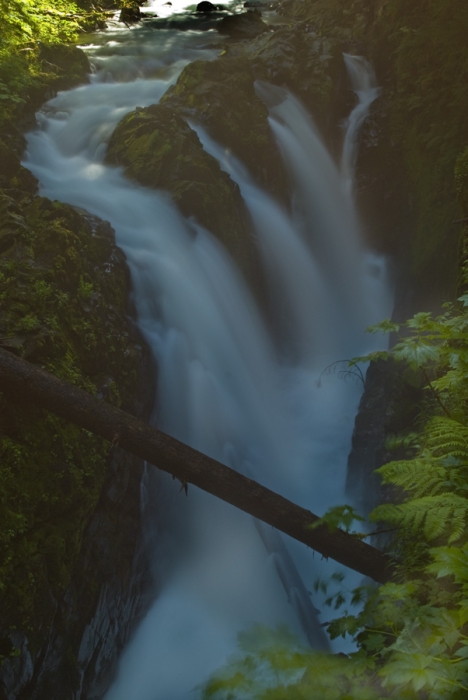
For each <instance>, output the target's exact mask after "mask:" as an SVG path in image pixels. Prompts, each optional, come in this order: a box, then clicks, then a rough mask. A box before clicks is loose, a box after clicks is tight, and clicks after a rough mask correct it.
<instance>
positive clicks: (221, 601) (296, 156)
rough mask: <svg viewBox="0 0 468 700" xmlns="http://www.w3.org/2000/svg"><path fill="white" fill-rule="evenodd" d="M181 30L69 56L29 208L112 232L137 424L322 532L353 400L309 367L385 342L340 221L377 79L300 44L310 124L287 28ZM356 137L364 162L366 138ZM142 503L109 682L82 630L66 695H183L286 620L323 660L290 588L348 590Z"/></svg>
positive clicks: (366, 247)
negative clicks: (69, 76) (142, 578)
mask: <svg viewBox="0 0 468 700" xmlns="http://www.w3.org/2000/svg"><path fill="white" fill-rule="evenodd" d="M176 9H180V10H181V11H182V10H183V8H182V7H180V8H175V7H172V9H171V10H170V12H174V11H175V10H176ZM232 9H236V8H234V7H233V8H232ZM155 11H157V12H158V14H161V7H159V6H158V7H157V8H156V6H148V7H147V8H142V13H143V14H144V13H145V12H148V13H151V12H155ZM221 14H222V13H221ZM180 18H184V21H185V20H186V15H185V14H183V13H182V14H181V15H180ZM180 18H179V19H177V17H176V19H175V20H173V19H172V15H168V20H167V22H166V25H164V24H163V23H162V20H161V21H160V23H159V25H154V24H152V23H153V22H155V20H152V19H149V20H148V21H147V22H146V23H144V24H143V25H142V26H140V25H135V26H133V25H132V26H130V27H129V26H125V25H122V24H121V23H120V24H112V23H110V26H109V27H108V29H107V30H106V31H105V32H102V33H101V32H100V33H97V34H95V35H91V36H90V37H89V39H87V41H86V42H82V44H81V48H82V50H84V52H85V53H86V55H87V56H88V58H89V60H90V64H91V66H92V73H91V76H90V80H89V83H88V84H84V85H79V86H78V87H75V88H73V89H71V90H67V91H63V92H59V94H58V95H57V96H55V97H53V98H52V99H51V100H49V101H47V102H46V103H45V104H44V105H43V107H42V108H41V110H40V111H39V112H38V113H37V122H38V128H36V129H33V130H30V131H29V132H28V133H27V136H26V138H27V146H26V150H25V152H24V157H23V165H24V166H25V167H26V168H27V169H28V170H29V171H31V172H32V173H33V175H34V176H35V177H36V178H37V180H38V181H39V188H40V190H39V191H40V195H41V196H42V197H46V198H48V199H50V200H58V201H59V202H63V203H66V204H69V205H72V206H73V207H74V208H75V210H76V211H77V212H79V213H82V212H86V214H85V216H86V217H89V215H90V216H91V218H90V219H89V220H90V221H92V222H94V223H92V226H93V227H94V230H95V227H96V226H99V225H101V224H97V223H96V222H99V221H105V222H109V223H110V225H111V227H112V229H113V230H114V231H115V241H116V244H117V246H118V247H119V248H120V249H121V250H122V251H123V252H124V254H125V259H126V264H127V265H128V267H129V269H130V275H131V285H130V289H131V292H130V294H131V302H132V306H133V309H134V312H135V317H136V322H137V325H138V331H135V332H136V336H135V339H134V342H135V344H136V345H137V346H138V351H137V352H140V353H142V354H143V355H145V352H146V353H148V351H147V350H145V349H144V347H146V348H149V352H150V355H151V357H149V356H148V355H145V357H146V359H145V361H144V362H145V363H146V370H145V371H146V374H145V376H143V377H142V378H141V377H140V380H139V381H140V383H141V382H143V383H144V382H145V381H147V379H148V374H150V373H151V372H153V374H154V375H155V376H156V381H155V383H156V390H155V400H154V405H153V407H152V408H151V409H150V408H149V406H150V405H151V400H152V398H153V397H152V396H149V394H151V391H150V390H148V388H147V391H146V398H145V401H144V403H145V405H146V408H145V409H144V410H146V414H147V415H148V414H149V413H150V412H151V420H152V422H153V423H154V424H156V425H157V426H158V427H159V428H160V429H161V430H163V431H165V432H167V433H169V434H170V435H173V436H175V437H177V438H178V439H179V440H181V441H182V442H185V443H187V444H189V445H191V446H193V447H195V448H197V449H198V450H200V451H202V452H204V453H206V454H208V455H210V456H212V457H214V458H216V459H217V460H219V461H220V462H222V463H224V464H227V465H228V466H231V467H233V468H235V469H236V470H238V471H240V472H241V473H244V474H246V475H248V476H251V477H252V478H254V479H256V480H257V481H259V482H261V483H262V484H265V485H266V486H268V487H270V488H272V489H273V490H275V491H278V492H279V493H281V494H283V495H285V496H286V497H288V498H290V499H291V500H292V501H293V502H295V503H298V504H299V505H303V506H305V507H307V508H310V509H311V510H313V511H314V512H319V513H320V514H322V513H324V512H325V511H326V510H327V508H330V507H332V506H338V505H342V504H344V503H347V502H349V501H350V498H349V495H346V493H345V484H346V472H347V457H348V453H349V451H350V444H351V435H352V432H353V427H354V420H355V415H356V411H357V408H358V404H359V400H360V396H361V393H362V389H363V386H362V384H361V383H360V382H359V381H358V382H354V381H344V380H343V378H342V377H340V376H339V373H338V372H333V371H328V372H327V371H325V372H324V370H327V368H329V367H330V366H332V365H334V363H336V362H339V361H345V360H349V359H351V358H352V357H355V356H362V355H366V354H367V353H369V352H372V351H374V350H378V349H384V348H385V347H386V342H387V341H386V339H385V337H383V336H382V335H379V334H377V335H374V336H370V335H368V334H366V332H365V331H366V328H367V327H368V326H369V325H371V324H374V323H377V322H378V321H380V320H382V319H383V318H385V317H388V316H390V315H391V313H392V306H393V303H392V297H393V283H392V279H391V278H392V275H391V273H390V272H389V268H390V263H389V262H388V256H386V255H385V254H384V253H387V250H386V247H387V246H386V245H385V244H384V245H380V246H374V243H375V240H376V238H378V236H377V234H375V233H371V234H370V235H369V232H368V230H366V232H364V231H363V226H362V225H361V221H360V215H359V214H358V213H357V207H356V199H357V200H358V201H360V200H359V198H360V197H361V195H362V189H363V188H362V187H361V186H360V185H359V181H358V182H356V175H355V173H356V168H357V167H358V169H359V167H361V175H362V164H361V166H359V163H358V150H359V144H360V136H361V134H362V131H361V130H362V128H363V125H364V122H365V119H366V118H367V117H368V115H369V111H370V110H371V108H372V105H374V103H375V101H376V100H377V98H378V97H379V94H380V88H379V86H378V80H377V79H376V78H375V75H374V72H373V69H372V67H371V65H370V64H369V63H368V62H367V61H366V60H365V58H363V57H362V56H359V55H357V54H356V47H355V45H352V42H351V45H348V46H343V45H342V44H339V43H338V42H337V43H333V42H332V44H327V39H326V38H323V37H322V36H321V34H320V33H319V32H315V31H312V30H310V29H309V28H308V25H307V27H306V26H302V28H301V31H302V34H301V41H305V40H307V41H309V53H308V54H307V57H308V59H310V61H311V62H312V64H313V66H314V69H313V71H312V70H311V73H313V75H314V76H315V77H314V79H315V80H316V84H315V89H316V95H317V110H316V114H315V112H314V116H316V120H317V124H318V125H319V126H317V125H316V123H315V122H314V121H313V118H312V117H311V115H310V114H309V110H311V107H312V105H311V104H310V103H309V104H307V108H306V107H304V106H303V104H302V103H301V100H300V99H297V98H296V97H294V96H293V94H292V93H295V92H296V93H298V94H299V93H300V91H299V90H298V89H297V86H298V82H299V81H297V80H296V82H295V84H293V85H288V82H287V80H284V79H283V78H280V79H279V80H278V81H277V84H273V83H275V80H274V72H275V60H277V63H278V66H281V63H282V60H281V59H282V56H281V53H280V60H278V59H271V57H270V55H269V53H268V52H269V51H271V50H272V49H271V45H270V44H272V43H273V42H274V41H276V42H277V43H278V45H279V46H280V47H281V50H283V48H284V46H283V45H282V44H281V42H282V41H283V40H284V37H285V36H286V35H287V32H288V31H290V30H289V28H288V27H287V26H285V25H283V24H281V23H280V20H279V19H278V17H277V16H276V15H275V13H274V12H271V13H269V12H267V13H264V19H265V20H266V22H267V25H266V26H267V27H268V26H269V27H270V30H268V31H266V30H264V29H263V28H262V31H261V32H260V31H259V33H258V35H257V36H256V37H254V38H253V39H251V40H249V43H247V44H246V45H245V46H244V45H243V44H242V41H243V39H242V38H241V40H240V42H238V43H236V41H233V42H229V41H227V42H226V41H225V40H224V39H223V38H222V36H221V37H220V36H219V35H218V34H217V32H216V30H215V29H214V28H203V30H199V29H198V28H197V25H196V23H195V24H194V25H191V26H190V27H189V28H188V29H187V27H183V30H181V29H180V28H178V26H177V22H179V23H180V22H181V21H182V20H181V19H180ZM210 21H211V20H210ZM269 22H270V23H271V24H270V25H269V24H268V23H269ZM171 23H172V24H171ZM277 24H278V29H276V25H277ZM273 29H275V31H273ZM296 31H297V28H296ZM282 33H283V34H282ZM306 35H309V36H308V37H306V39H304V37H305V36H306ZM273 37H275V38H273ZM269 42H270V43H269ZM345 49H346V50H345ZM286 53H287V52H286ZM306 68H307V70H309V68H310V66H306ZM307 70H304V71H303V72H304V73H306V72H307ZM277 72H280V71H279V68H277ZM231 74H232V85H230V84H229V81H230V79H231V78H230V76H231ZM331 75H333V78H334V79H335V80H336V81H337V84H336V85H332V86H331V87H330V81H331ZM309 78H310V75H309ZM288 88H289V89H288ZM307 89H308V88H307ZM290 90H291V91H292V92H290ZM327 90H328V91H329V93H330V95H332V96H334V97H333V99H334V100H335V102H336V104H335V107H336V108H335V110H334V112H333V116H332V117H330V115H328V116H324V115H325V108H324V104H325V103H327V101H328V107H329V108H330V110H331V106H332V98H331V97H330V96H329V94H328V92H327ZM319 95H322V103H320V99H319ZM300 97H301V98H303V95H300ZM313 97H314V95H312V98H311V102H313ZM374 106H375V105H374ZM378 109H379V107H376V111H375V112H374V113H373V115H374V116H372V117H371V118H372V119H374V120H375V119H377V117H376V116H375V115H376V114H378V111H377V110H378ZM338 115H339V118H338ZM328 119H332V120H334V123H333V125H332V126H330V125H329V124H327V120H328ZM340 122H341V126H340ZM324 134H325V136H324ZM366 138H367V144H366V152H365V153H364V155H363V162H365V158H366V157H368V156H369V153H370V152H372V133H371V130H369V131H368V132H367V136H366ZM161 163H162V164H163V166H161ZM363 179H364V182H365V177H364V178H363ZM376 179H377V180H378V178H376ZM378 186H379V183H378V182H377V186H376V185H375V182H374V183H371V187H370V189H371V190H372V187H374V188H375V187H378ZM364 189H365V188H364ZM358 190H359V191H358ZM360 204H361V210H363V211H366V202H365V201H363V200H361V201H360ZM369 219H370V220H371V219H372V217H369ZM374 223H375V216H374V218H373V219H372V221H367V222H366V229H368V228H369V227H370V226H372V225H373V224H374ZM382 226H383V227H384V224H382ZM92 235H94V234H92ZM373 248H377V251H375V250H373ZM392 252H393V251H392ZM102 269H103V275H104V277H105V275H106V263H105V262H104V263H102ZM109 274H111V273H110V271H109ZM399 274H401V270H400V272H399ZM90 279H91V278H90ZM86 280H88V278H87V277H86ZM79 284H80V285H81V286H80V287H79V289H81V292H78V293H79V294H81V295H82V297H83V298H84V299H87V298H89V299H92V295H93V294H94V293H95V290H93V287H92V283H91V282H87V281H85V277H84V276H83V275H82V281H81V282H80V283H79ZM87 284H88V286H86V285H87ZM89 285H91V287H90V286H89ZM398 294H399V295H400V300H401V295H402V287H400V289H399V290H398ZM405 305H408V303H407V302H405V304H401V301H400V307H399V308H400V310H399V313H401V307H402V306H405ZM91 313H92V312H91ZM141 338H143V339H144V342H142V340H141ZM139 343H140V345H138V344H139ZM142 348H143V349H142ZM150 367H153V369H152V370H150ZM140 503H141V508H142V513H141V516H142V522H143V523H144V535H143V539H144V541H145V555H144V556H145V562H144V563H143V565H142V564H141V562H140V566H141V565H142V566H143V568H145V567H146V568H147V570H149V571H151V572H152V580H151V582H147V583H146V584H145V587H144V588H145V591H146V593H145V596H146V603H145V606H143V607H146V608H148V610H147V612H146V615H145V616H144V619H143V620H142V621H141V622H140V624H139V626H138V627H137V628H136V630H134V631H133V634H132V639H131V640H130V642H129V644H128V645H127V646H126V648H125V650H124V652H123V655H122V658H121V660H120V662H119V666H118V670H117V672H116V671H115V668H114V669H113V668H112V663H111V664H110V667H111V668H110V669H109V668H107V669H106V670H105V673H104V674H103V679H102V682H101V679H100V681H99V683H98V684H96V683H95V682H94V681H93V680H92V679H91V680H90V679H89V677H88V675H89V674H88V672H87V671H86V672H85V669H86V668H87V660H86V659H85V658H84V656H83V655H86V644H85V643H84V641H83V640H84V639H85V638H86V635H88V637H89V636H90V635H92V634H95V630H94V629H93V624H94V623H93V622H92V618H91V620H90V621H89V622H88V623H87V627H86V630H85V633H84V635H83V637H82V640H81V645H79V649H78V650H77V651H76V652H75V653H77V662H76V669H77V680H76V683H75V690H74V691H73V693H74V694H73V695H70V697H74V698H81V699H82V700H84V699H85V698H89V700H91V698H98V697H100V698H105V699H106V700H125V699H128V698H130V697H131V698H132V699H133V698H134V699H135V700H186V699H187V698H189V697H194V695H193V689H194V688H198V691H196V692H198V694H199V695H200V693H201V689H200V688H201V686H202V685H203V684H204V683H206V681H207V680H208V678H209V676H210V674H211V673H213V672H214V671H215V670H216V669H217V668H218V667H219V666H221V665H222V664H223V663H225V661H226V659H227V658H228V657H229V655H230V654H231V653H232V651H233V650H234V649H235V645H236V639H237V635H238V633H240V632H243V631H245V630H247V629H248V628H249V627H250V626H251V625H252V624H254V623H260V624H264V625H267V626H271V627H275V626H277V625H279V624H285V625H286V626H288V627H289V628H290V629H291V630H292V631H293V632H294V633H295V634H297V635H298V636H299V638H301V639H302V640H304V641H306V640H307V642H308V643H309V644H311V646H312V647H314V648H318V649H328V648H329V647H330V642H329V640H328V638H327V635H326V634H325V633H324V629H323V623H324V622H327V621H328V620H329V619H330V614H331V613H330V612H329V611H328V610H327V613H326V614H327V615H328V617H326V619H325V618H324V616H323V604H324V599H325V598H326V597H327V596H326V595H324V594H323V592H322V593H321V592H320V590H318V591H317V592H316V593H314V594H313V595H312V597H311V596H310V592H309V590H308V589H309V588H311V586H312V585H313V581H314V579H316V578H317V577H320V578H329V577H330V576H331V575H332V574H333V573H335V574H336V573H337V572H338V576H337V578H336V580H337V581H338V580H339V581H340V584H341V577H342V576H345V577H346V578H345V585H346V586H348V587H351V588H352V587H355V586H358V585H360V583H361V578H360V577H359V576H357V575H356V574H352V573H349V572H343V571H342V570H341V569H340V567H337V566H336V565H334V564H333V563H332V562H324V561H318V558H315V559H314V558H313V557H312V554H311V552H307V551H304V549H305V548H304V547H302V546H301V545H299V544H298V543H296V542H293V541H292V540H291V541H289V540H287V541H286V539H285V538H280V537H279V535H277V533H275V532H274V531H272V530H270V528H267V527H266V526H264V525H262V524H260V523H257V522H254V521H253V520H252V519H251V518H249V517H248V516H246V515H245V514H243V513H240V512H237V511H235V510H234V509H233V508H232V507H230V506H227V505H226V504H224V503H221V502H216V501H215V500H214V499H213V498H212V497H210V496H208V495H206V494H205V493H203V492H201V491H198V490H197V489H194V488H192V487H190V488H189V489H188V493H187V495H186V494H185V493H184V489H183V488H181V485H180V484H179V483H178V482H174V481H173V480H171V479H170V478H167V475H165V474H162V473H161V474H158V473H154V472H153V471H150V470H147V469H145V470H144V474H143V479H142V482H141V491H140ZM137 568H138V567H137ZM338 587H339V586H338V585H337V588H338ZM135 595H136V597H138V593H136V594H135ZM327 595H329V592H328V594H327ZM149 599H151V605H149V602H150V600H149ZM140 614H141V611H140V612H139V613H138V615H135V617H138V616H139V615H140ZM130 617H131V615H130ZM127 623H128V624H129V629H130V628H131V627H132V623H131V620H130V619H129V620H128V621H127ZM99 633H100V634H102V633H103V632H102V630H101V632H99ZM104 634H105V632H104ZM124 636H125V635H124ZM120 641H121V643H122V642H123V641H127V639H122V640H120ZM331 648H332V650H333V651H334V652H344V653H348V652H349V651H351V650H352V649H353V646H352V645H350V644H348V643H346V642H341V641H340V640H337V641H334V642H333V643H332V647H331ZM111 656H112V654H111ZM13 663H14V662H13ZM53 672H54V671H53V670H52V673H53ZM86 674H88V675H86ZM85 676H86V678H85ZM31 677H32V678H34V676H31ZM31 677H30V678H31ZM111 680H112V683H110V682H111ZM33 682H34V681H33ZM109 683H110V687H109V689H107V686H108V685H109ZM29 688H31V686H29ZM21 692H23V691H21ZM27 692H29V691H27V690H26V693H27ZM32 692H33V693H34V692H35V691H32ZM39 692H40V691H39ZM53 692H55V693H57V692H59V691H58V690H54V691H53ZM195 696H196V693H195ZM5 697H7V698H8V700H12V698H16V697H18V698H19V697H28V695H27V694H24V695H20V694H17V690H14V691H12V694H10V695H9V694H7V695H6V696H5ZM30 697H41V696H40V695H37V696H36V695H34V694H31V695H30ZM52 697H53V696H52ZM58 697H59V695H57V698H58Z"/></svg>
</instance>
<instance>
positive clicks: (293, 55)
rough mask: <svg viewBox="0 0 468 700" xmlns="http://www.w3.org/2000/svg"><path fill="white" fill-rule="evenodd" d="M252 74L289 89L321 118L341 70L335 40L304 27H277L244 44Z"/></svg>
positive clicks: (327, 107) (339, 54)
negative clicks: (273, 30)
mask: <svg viewBox="0 0 468 700" xmlns="http://www.w3.org/2000/svg"><path fill="white" fill-rule="evenodd" d="M246 56H247V57H248V59H249V61H250V64H251V66H252V69H253V72H254V73H255V76H256V78H260V79H262V80H266V81H268V82H271V83H274V84H275V85H284V86H285V87H287V88H289V89H290V90H292V91H293V92H294V93H295V94H296V95H297V96H298V97H299V98H300V99H301V100H302V101H303V102H304V103H305V104H307V106H308V107H310V108H311V110H312V111H313V114H314V117H315V118H318V119H319V120H323V119H325V118H326V116H328V115H329V109H330V102H331V99H332V95H333V86H334V84H335V83H336V78H337V76H338V75H339V74H341V73H342V72H343V59H342V55H341V50H340V46H339V44H338V42H336V41H334V40H329V39H325V38H323V37H320V36H318V35H317V33H316V32H313V31H308V28H307V27H304V26H301V27H300V28H294V29H292V28H290V27H281V28H279V29H277V30H276V31H275V32H270V33H268V34H263V35H261V36H259V37H257V38H256V39H255V40H254V41H251V42H250V43H249V44H248V45H247V46H246Z"/></svg>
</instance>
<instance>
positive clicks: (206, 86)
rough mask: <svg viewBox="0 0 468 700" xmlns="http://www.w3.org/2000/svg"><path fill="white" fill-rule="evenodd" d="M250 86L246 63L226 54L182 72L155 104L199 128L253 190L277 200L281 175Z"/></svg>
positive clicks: (260, 106)
mask: <svg viewBox="0 0 468 700" xmlns="http://www.w3.org/2000/svg"><path fill="white" fill-rule="evenodd" d="M254 80H255V76H254V75H253V73H252V70H251V66H250V63H249V61H248V60H247V58H246V57H245V56H242V55H241V54H235V55H233V56H231V55H230V53H229V52H228V53H227V54H226V55H223V56H220V57H219V58H218V59H217V60H215V61H194V62H193V63H190V64H189V65H188V66H186V68H184V70H183V71H182V73H181V75H180V76H179V79H178V81H177V83H176V84H175V85H174V86H172V87H171V88H169V90H168V91H167V92H166V94H165V95H164V97H163V98H162V100H161V103H162V104H164V105H166V106H167V107H171V108H172V109H174V110H177V111H178V112H179V113H181V114H183V115H186V116H187V117H190V118H192V119H193V120H195V121H198V122H199V123H201V124H202V125H203V126H204V127H205V128H206V129H207V130H208V132H209V133H210V135H211V136H212V138H214V139H215V140H216V141H218V142H219V143H220V144H221V145H223V146H225V147H226V148H229V149H230V150H231V151H232V152H233V153H234V155H236V156H237V157H238V158H240V159H241V160H242V162H243V163H244V164H245V165H246V166H247V168H248V169H249V170H250V172H251V173H252V175H253V176H254V178H255V179H256V180H257V182H258V183H259V184H261V185H263V186H264V187H267V188H268V189H269V190H270V191H272V192H273V193H275V194H278V195H279V194H280V193H284V182H285V176H284V171H283V169H282V166H281V160H280V158H279V155H278V150H277V147H276V143H275V141H274V139H273V137H272V134H271V131H270V127H269V124H268V110H267V108H266V106H265V105H264V104H263V102H262V101H261V100H260V99H259V97H257V95H256V93H255V89H254Z"/></svg>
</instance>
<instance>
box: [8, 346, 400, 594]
mask: <svg viewBox="0 0 468 700" xmlns="http://www.w3.org/2000/svg"><path fill="white" fill-rule="evenodd" d="M0 390H1V391H3V392H4V393H6V394H7V395H8V397H10V398H11V400H16V401H18V400H20V401H26V402H28V403H33V404H35V405H36V406H39V407H41V408H44V409H46V410H48V411H50V412H52V413H55V414H57V415H59V416H61V417H62V418H64V419H66V420H68V421H70V422H72V423H75V424H76V425H78V426H80V427H81V428H84V429H85V430H88V431H90V432H92V433H94V434H96V435H99V436H100V437H102V438H105V439H106V440H109V441H111V443H113V444H116V443H118V445H119V447H121V448H123V449H124V450H127V451H128V452H131V453H132V454H134V455H137V456H138V457H140V458H142V459H144V460H146V461H147V462H149V463H151V464H153V465H154V466H156V467H157V468H158V469H162V470H163V471H166V472H169V473H170V474H172V475H173V476H175V477H176V478H177V479H180V481H182V483H186V484H194V485H195V486H198V487H199V488H201V489H203V490H204V491H207V492H208V493H211V494H213V495H214V496H217V497H218V498H221V499H222V500H223V501H226V502H227V503H230V504H231V505H233V506H235V507H236V508H240V509H241V510H243V511H245V512H246V513H249V514H250V515H252V516H254V517H255V518H258V519H259V520H262V521H263V522H265V523H267V524H269V525H271V526H272V527H275V528H277V529H278V530H281V532H284V533H285V534H287V535H289V536H290V537H293V538H294V539H296V540H299V542H302V543H304V544H305V545H307V546H308V547H311V548H312V549H314V550H315V551H317V552H319V553H320V554H321V555H322V556H324V557H326V558H328V557H330V558H331V559H334V560H335V561H337V562H339V563H340V564H344V565H345V566H348V567H349V568H351V569H354V570H355V571H358V572H359V573H361V574H363V575H364V576H369V577H370V578H372V579H374V580H375V581H378V582H380V583H384V582H386V581H388V580H389V579H390V577H391V573H392V560H391V558H390V557H389V556H388V555H386V554H385V553H383V552H381V551H380V550H378V549H376V548H375V547H372V546H371V545H368V544H366V543H365V542H363V541H361V540H359V539H357V538H356V537H353V536H352V535H349V534H347V533H345V532H344V531H342V530H335V531H334V532H330V531H329V529H328V528H327V527H326V526H324V525H321V526H319V527H317V528H316V529H314V530H311V529H310V525H312V524H313V523H315V522H317V520H318V519H319V517H318V516H317V515H314V514H313V513H311V512H310V511H308V510H306V509H305V508H302V507H300V506H298V505H295V504H294V503H292V502H291V501H288V500H287V499H286V498H283V497H282V496H280V495H279V494H277V493H274V492H273V491H270V489H267V488H265V487H264V486H262V485H261V484H259V483H257V482H256V481H253V480H252V479H249V478H247V477H245V476H243V475H242V474H239V473H238V472H236V471H234V470H233V469H230V468H229V467H226V466H224V465H223V464H220V463H219V462H217V461H216V460H214V459H211V458H210V457H207V456H206V455H204V454H202V453H201V452H198V451H197V450H194V449H192V448H191V447H189V446H188V445H185V444H184V443H182V442H179V441H178V440H176V439H175V438H173V437H170V436H169V435H166V434H165V433H163V432H161V431H160V430H157V429H156V428H152V427H150V426H148V425H146V424H145V423H142V422H141V421H139V420H137V419H136V418H134V417H133V416H131V415H129V414H128V413H125V412H124V411H122V410H120V409H118V408H116V407H114V406H111V405H110V404H108V403H106V402H105V401H103V400H100V399H97V398H96V397H94V396H92V395H91V394H89V393H88V392H86V391H83V390H82V389H79V388H78V387H75V386H73V385H71V384H68V383H67V382H65V381H63V380H60V379H57V378H56V377H54V376H53V375H52V374H50V373H49V372H46V371H45V370H43V369H41V368H40V367H38V366H36V365H33V364H31V363H30V362H27V361H26V360H23V359H21V358H19V357H17V356H16V355H13V354H12V353H10V352H7V351H5V350H2V349H0Z"/></svg>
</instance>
